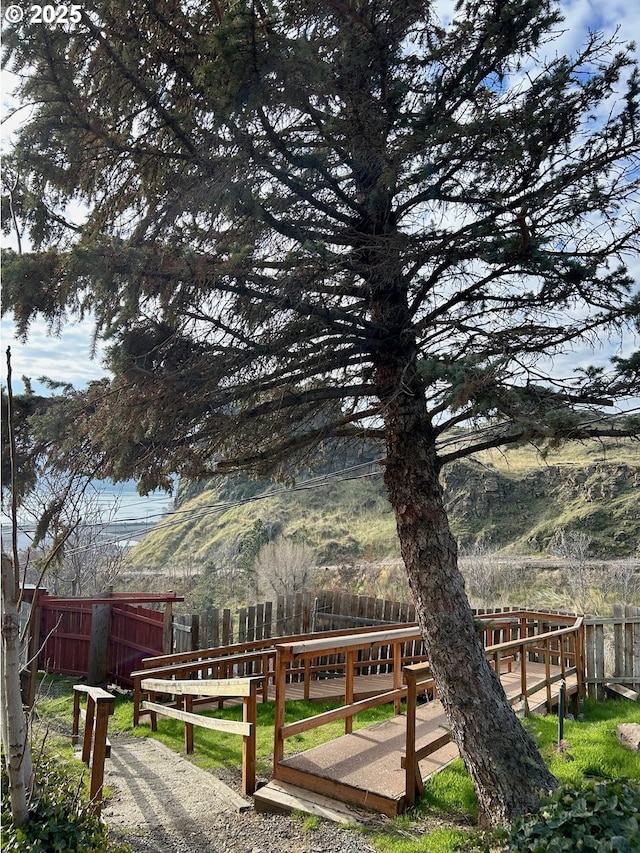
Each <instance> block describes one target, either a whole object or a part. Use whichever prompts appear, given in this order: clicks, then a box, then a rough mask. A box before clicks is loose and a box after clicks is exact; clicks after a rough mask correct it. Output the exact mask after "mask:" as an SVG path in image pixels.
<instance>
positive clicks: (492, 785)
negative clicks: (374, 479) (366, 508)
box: [374, 290, 557, 826]
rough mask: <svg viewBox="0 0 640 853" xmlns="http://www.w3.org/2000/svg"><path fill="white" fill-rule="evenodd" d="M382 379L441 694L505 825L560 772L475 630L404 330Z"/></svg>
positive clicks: (409, 552)
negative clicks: (552, 767) (513, 702)
mask: <svg viewBox="0 0 640 853" xmlns="http://www.w3.org/2000/svg"><path fill="white" fill-rule="evenodd" d="M396 295H397V294H396ZM392 299H393V293H391V295H390V291H389V290H387V291H386V293H385V300H384V302H382V301H381V302H379V303H378V304H377V306H375V308H376V310H375V311H374V316H375V317H376V319H378V320H379V321H380V322H381V323H382V324H383V325H386V328H387V329H391V328H392V327H393V324H394V322H395V324H397V326H396V327H398V325H399V326H400V328H406V326H403V325H402V314H403V311H402V308H403V306H402V301H403V300H402V298H400V299H399V300H398V301H397V302H396V306H395V307H396V310H395V311H393V310H392ZM398 319H400V323H398ZM376 384H377V387H378V389H379V394H380V397H381V400H382V402H383V413H384V420H385V434H386V450H387V458H386V461H385V484H386V487H387V492H388V496H389V500H390V502H391V505H392V507H393V510H394V513H395V517H396V526H397V530H398V536H399V540H400V548H401V552H402V557H403V560H404V563H405V567H406V571H407V575H408V580H409V585H410V588H411V592H412V594H413V598H414V601H415V605H416V614H417V618H418V621H419V623H420V627H421V629H422V633H423V637H424V640H425V644H426V647H427V653H428V655H429V660H430V663H431V667H432V671H433V675H434V678H435V680H436V684H437V687H438V694H439V698H440V699H441V701H442V704H443V706H444V709H445V712H446V714H447V717H448V720H449V723H450V725H451V734H452V737H453V739H454V740H455V742H456V744H457V746H458V748H459V750H460V754H461V756H462V758H463V760H464V763H465V765H466V767H467V769H468V771H469V773H470V774H471V777H472V779H473V782H474V786H475V790H476V793H477V795H478V802H479V815H480V821H481V824H482V825H484V826H490V825H491V826H495V825H504V824H507V823H510V822H511V821H512V820H513V819H514V818H515V817H517V816H519V815H522V814H525V813H527V812H531V811H535V810H536V808H537V807H538V804H539V799H540V793H541V792H546V791H550V790H552V789H553V788H555V787H556V786H557V780H556V779H555V777H554V776H553V775H552V774H551V773H550V772H549V771H548V770H547V768H546V766H545V764H544V762H543V760H542V757H541V755H540V753H539V751H538V748H537V746H536V745H535V743H534V742H533V740H532V739H531V737H530V736H529V735H528V734H527V732H526V731H525V729H524V728H523V726H522V724H521V723H520V721H519V720H518V718H517V717H516V715H515V713H514V711H513V709H512V708H511V707H510V705H509V703H508V701H507V698H506V695H505V692H504V689H503V687H502V685H501V683H500V679H499V677H498V676H497V675H496V674H495V673H494V671H493V669H492V668H491V666H490V665H489V662H488V660H487V658H486V655H485V653H484V649H483V646H482V642H481V639H480V636H479V634H478V632H477V630H476V627H475V623H474V618H473V613H472V611H471V607H470V605H469V602H468V599H467V596H466V593H465V590H464V579H463V577H462V575H461V573H460V571H459V569H458V564H457V545H456V542H455V539H454V537H453V535H452V533H451V530H450V528H449V522H448V518H447V514H446V511H445V508H444V500H443V490H442V486H441V484H440V479H439V473H440V471H439V463H438V458H437V454H436V434H435V430H434V429H433V425H432V423H431V421H430V419H429V417H428V414H427V409H426V402H425V400H426V396H425V389H424V387H423V384H422V381H421V379H420V376H419V374H418V370H417V366H416V355H415V348H414V346H413V343H412V340H411V338H410V336H407V335H406V333H400V334H398V335H397V337H396V338H395V342H393V335H389V336H388V337H387V339H386V341H385V346H384V348H380V349H379V350H378V358H377V364H376Z"/></svg>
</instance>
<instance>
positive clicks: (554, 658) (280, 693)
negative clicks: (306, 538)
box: [274, 611, 584, 797]
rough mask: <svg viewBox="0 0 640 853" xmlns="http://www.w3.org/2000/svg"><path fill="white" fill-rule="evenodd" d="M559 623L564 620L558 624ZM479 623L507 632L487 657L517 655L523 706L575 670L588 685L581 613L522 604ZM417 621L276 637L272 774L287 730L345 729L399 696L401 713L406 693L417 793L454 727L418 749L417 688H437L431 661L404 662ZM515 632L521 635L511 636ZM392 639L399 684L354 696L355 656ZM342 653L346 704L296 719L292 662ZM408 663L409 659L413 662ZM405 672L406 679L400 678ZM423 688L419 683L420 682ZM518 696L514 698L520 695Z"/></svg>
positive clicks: (500, 663)
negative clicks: (425, 766)
mask: <svg viewBox="0 0 640 853" xmlns="http://www.w3.org/2000/svg"><path fill="white" fill-rule="evenodd" d="M557 625H560V626H561V627H559V628H558V627H556V626H557ZM478 630H479V631H480V632H481V635H482V637H483V639H484V640H485V641H486V639H494V638H496V637H500V638H504V637H508V638H509V639H506V640H505V641H503V642H499V643H493V644H491V645H487V646H486V647H485V650H486V654H487V657H488V658H489V660H490V661H491V663H492V666H493V667H494V669H495V670H496V671H497V672H498V673H500V672H501V671H503V670H504V669H505V668H506V670H507V671H511V670H512V667H513V664H514V662H515V661H518V663H519V666H520V670H521V696H520V697H519V698H520V700H521V701H522V702H523V703H524V711H525V713H527V712H528V704H527V699H528V697H529V696H531V695H533V694H534V693H536V692H538V691H539V690H540V689H542V688H545V687H546V692H547V704H548V706H549V710H550V708H551V685H552V684H553V683H554V682H555V681H558V680H560V679H567V678H568V677H569V676H571V675H576V679H577V686H576V689H575V690H574V693H575V694H576V695H577V694H578V693H579V694H580V695H582V694H583V692H584V681H583V679H584V676H583V666H584V662H583V659H582V658H583V655H582V649H583V646H584V636H583V630H584V629H583V622H582V618H581V617H579V618H576V617H566V616H556V615H550V614H548V613H535V612H530V611H516V612H513V613H505V614H500V615H499V616H496V615H490V616H487V617H486V618H485V617H479V619H478ZM416 631H417V628H415V627H411V628H398V629H394V630H389V629H387V630H382V631H377V632H376V633H375V634H373V633H369V634H361V635H359V636H344V635H343V637H342V638H334V639H327V638H325V639H312V640H305V641H302V642H294V643H278V645H277V658H276V707H275V734H274V777H275V778H278V767H279V764H280V762H282V761H283V759H284V744H285V741H286V739H287V738H290V737H294V736H295V735H298V734H301V733H302V732H305V731H310V730H312V729H314V728H317V727H318V726H321V725H324V724H325V723H328V722H332V721H334V720H338V719H344V720H345V733H349V732H350V731H351V730H352V725H353V716H354V715H355V714H357V713H359V712H361V711H364V710H367V709H368V708H372V707H375V706H377V705H382V704H387V703H389V702H393V703H394V710H395V713H396V714H398V713H399V712H400V701H401V699H403V698H405V697H406V698H407V743H406V755H405V759H404V761H403V764H404V766H405V772H406V774H407V779H406V783H407V796H409V797H415V791H416V789H417V788H418V789H419V782H418V780H419V775H420V774H419V769H418V762H419V761H420V760H421V759H422V758H424V757H426V756H427V755H428V754H430V753H431V752H433V751H435V749H439V748H440V747H441V746H443V745H444V743H446V742H448V740H449V735H448V734H444V735H442V737H441V738H440V739H439V740H438V742H437V743H436V744H435V745H434V744H429V745H428V746H427V747H424V748H423V749H422V750H419V751H417V750H416V745H415V728H416V705H417V695H418V693H419V692H421V693H424V692H425V691H426V690H429V691H430V692H433V693H434V694H435V692H436V690H435V682H434V680H433V678H432V676H431V671H430V668H429V665H428V663H427V662H422V663H418V664H417V665H408V666H407V665H405V662H404V661H403V660H402V654H401V649H402V646H403V644H404V643H406V642H407V641H409V640H412V639H414V638H415V634H416ZM514 634H517V635H518V636H517V639H512V638H513V637H514ZM381 644H388V645H390V646H391V647H392V649H393V655H392V658H393V663H394V667H393V674H394V680H393V689H392V690H387V691H385V692H383V693H380V694H378V695H376V696H372V697H370V698H367V699H364V700H360V701H358V702H355V701H354V700H353V695H354V690H353V683H354V675H355V670H356V666H357V664H356V656H357V654H358V652H360V651H362V650H363V649H365V648H373V647H375V646H378V645H381ZM332 654H335V655H344V656H345V658H346V667H345V676H346V682H345V704H344V705H343V706H341V707H340V708H336V709H334V710H332V711H326V712H324V713H321V714H316V715H314V716H312V717H306V718H305V719H303V720H298V721H297V722H295V723H288V724H287V723H286V721H285V705H284V696H285V679H286V670H287V666H291V665H293V664H298V665H299V664H300V663H301V662H308V661H310V660H313V659H314V658H318V657H320V656H326V655H332ZM530 659H531V660H536V661H537V662H540V661H542V662H543V663H544V665H545V678H544V679H542V680H541V681H539V682H537V683H536V684H534V685H528V684H527V680H526V679H527V661H528V660H530ZM407 663H410V662H407ZM552 665H553V666H559V667H560V672H559V674H557V675H555V674H552V672H551V666H552ZM403 674H404V681H405V683H404V684H402V680H401V679H402V676H403ZM418 688H420V689H418ZM517 699H518V697H516V699H515V700H513V701H517Z"/></svg>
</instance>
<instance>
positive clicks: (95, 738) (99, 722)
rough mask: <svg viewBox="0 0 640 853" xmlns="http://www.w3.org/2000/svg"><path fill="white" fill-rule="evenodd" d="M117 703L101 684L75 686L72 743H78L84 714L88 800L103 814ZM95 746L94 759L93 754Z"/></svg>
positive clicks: (84, 758)
mask: <svg viewBox="0 0 640 853" xmlns="http://www.w3.org/2000/svg"><path fill="white" fill-rule="evenodd" d="M82 695H86V697H87V708H86V711H84V713H83V709H82V708H81V706H80V697H81V696H82ZM115 706H116V699H115V696H112V695H111V693H107V691H106V690H102V689H101V688H100V687H89V686H88V685H86V684H75V685H74V687H73V727H72V729H71V742H72V743H74V744H76V743H77V742H78V739H79V734H80V718H81V717H82V716H84V734H83V737H82V760H83V761H84V763H85V764H86V765H87V767H91V783H90V788H89V799H90V802H91V807H92V808H93V810H94V811H95V812H96V814H98V815H99V814H100V812H101V810H102V789H103V785H104V762H105V759H106V758H107V757H108V754H109V751H110V745H109V742H108V740H107V729H108V726H109V717H110V716H111V715H112V714H113V712H114V710H115ZM92 746H93V760H92V757H91V754H92Z"/></svg>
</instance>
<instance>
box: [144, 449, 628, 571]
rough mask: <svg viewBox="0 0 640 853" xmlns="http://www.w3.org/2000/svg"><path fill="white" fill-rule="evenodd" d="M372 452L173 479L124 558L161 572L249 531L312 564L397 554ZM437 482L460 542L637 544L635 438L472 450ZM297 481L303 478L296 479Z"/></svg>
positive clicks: (214, 551) (602, 547)
mask: <svg viewBox="0 0 640 853" xmlns="http://www.w3.org/2000/svg"><path fill="white" fill-rule="evenodd" d="M377 470H378V468H377V465H376V463H372V464H371V465H369V466H362V467H360V468H359V469H355V470H354V471H351V472H350V473H349V476H355V475H357V474H361V473H366V474H368V476H364V477H361V478H359V479H348V480H339V479H337V478H336V479H333V480H328V481H327V480H326V479H325V480H323V479H322V478H318V480H317V481H316V482H315V483H308V481H306V480H305V482H304V483H301V484H298V488H296V489H291V488H281V487H278V486H274V485H273V484H271V483H267V482H264V481H262V482H258V483H256V482H251V481H248V480H246V479H245V478H235V479H224V480H223V479H222V478H220V479H215V480H211V481H209V482H208V483H206V484H204V485H201V486H198V487H196V486H194V485H193V484H190V485H189V486H188V487H187V488H184V489H182V490H181V492H180V493H179V496H178V501H177V508H176V511H175V512H174V513H172V514H171V515H169V516H167V517H166V518H165V520H164V521H163V522H162V523H161V524H160V525H158V527H157V528H156V529H155V530H153V531H152V532H151V533H150V534H149V535H147V536H146V537H145V539H144V540H143V541H142V542H141V543H140V544H139V545H137V546H136V547H135V548H133V549H132V551H131V552H130V556H129V561H130V565H131V567H132V568H138V569H149V570H154V571H162V570H163V569H165V568H166V567H168V566H171V567H173V568H185V567H190V568H191V569H192V570H193V571H195V572H198V571H200V570H201V569H202V568H204V567H206V566H209V567H211V566H220V565H229V564H230V563H233V562H234V561H235V560H237V559H238V555H239V554H241V553H242V551H243V549H246V548H247V547H248V545H249V544H250V542H251V540H252V537H254V536H255V532H256V530H259V531H260V532H261V535H263V536H267V537H268V538H270V539H274V538H276V537H277V536H279V535H284V536H288V537H296V538H297V539H299V540H302V541H304V542H306V543H308V544H309V545H311V546H312V547H313V548H314V549H316V552H317V555H318V560H319V562H320V563H321V564H335V563H349V562H353V561H358V560H374V559H378V558H382V557H391V556H397V555H398V548H397V543H396V534H395V526H394V521H393V517H392V514H391V511H390V509H389V505H388V503H387V501H386V498H385V496H384V490H383V485H382V480H381V476H380V475H379V474H378V473H377ZM443 482H444V485H445V490H446V497H447V505H448V509H449V513H450V517H451V521H452V525H453V528H454V530H455V533H456V535H457V536H458V539H459V541H460V544H461V546H462V548H463V549H464V548H465V547H468V546H469V545H472V544H473V543H474V542H475V541H476V540H477V539H478V538H479V537H480V538H483V539H484V540H485V541H489V542H490V543H491V546H492V547H493V548H495V549H501V550H502V551H503V552H512V553H514V552H518V553H524V554H540V553H544V552H545V551H546V550H547V549H548V547H549V543H550V541H551V540H552V538H553V536H554V533H556V531H558V530H559V529H560V528H565V529H568V530H574V529H579V530H581V531H584V532H586V533H587V534H588V535H589V536H590V537H591V538H592V546H591V551H592V556H594V557H615V556H625V555H628V554H635V553H637V551H638V548H639V544H640V445H638V444H637V443H629V442H627V443H623V444H614V443H611V442H609V443H606V444H604V443H592V444H590V445H576V446H571V447H568V448H566V449H564V450H563V451H561V452H557V453H555V454H554V455H553V456H552V457H549V459H547V460H546V461H545V460H543V459H542V458H541V457H540V455H539V454H538V453H537V452H536V451H535V449H534V448H522V449H517V450H510V451H508V452H507V453H499V452H497V451H490V452H485V453H483V454H479V455H478V456H477V457H476V458H474V459H472V460H465V461H459V462H456V463H454V464H452V465H450V466H449V467H447V468H446V469H445V472H444V476H443ZM305 483H307V485H310V486H311V487H309V488H301V487H300V486H304V485H305Z"/></svg>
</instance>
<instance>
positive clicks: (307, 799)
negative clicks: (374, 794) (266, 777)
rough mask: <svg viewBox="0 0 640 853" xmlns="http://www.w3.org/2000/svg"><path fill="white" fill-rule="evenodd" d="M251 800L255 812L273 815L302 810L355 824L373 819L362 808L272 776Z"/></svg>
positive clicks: (337, 821) (305, 812) (306, 812)
mask: <svg viewBox="0 0 640 853" xmlns="http://www.w3.org/2000/svg"><path fill="white" fill-rule="evenodd" d="M253 803H254V806H255V810H256V811H257V812H271V813H275V814H290V813H291V812H303V813H304V814H310V815H315V816H316V817H321V818H324V819H325V820H331V821H333V822H334V823H356V824H358V823H365V822H366V821H367V819H374V816H373V815H369V814H368V813H366V812H364V811H363V810H362V809H357V808H354V807H352V806H348V805H346V804H345V803H341V802H339V801H338V800H333V799H331V797H325V796H323V795H322V794H315V793H313V792H312V791H307V790H305V789H304V788H299V787H297V786H296V785H291V784H289V783H288V782H281V781H278V780H275V779H272V780H271V782H269V783H268V784H266V785H264V786H263V787H262V788H258V790H257V791H256V792H255V794H254V795H253Z"/></svg>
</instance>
